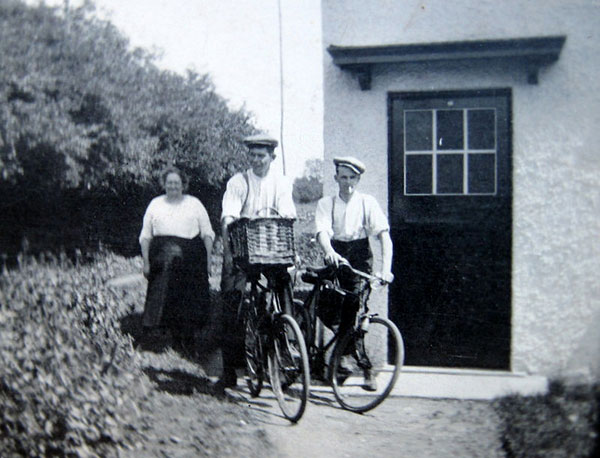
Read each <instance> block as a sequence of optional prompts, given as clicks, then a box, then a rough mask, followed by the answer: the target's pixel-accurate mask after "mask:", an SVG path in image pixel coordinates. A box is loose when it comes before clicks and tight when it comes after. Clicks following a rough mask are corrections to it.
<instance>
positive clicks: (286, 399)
mask: <svg viewBox="0 0 600 458" xmlns="http://www.w3.org/2000/svg"><path fill="white" fill-rule="evenodd" d="M272 331H273V342H272V345H271V346H270V348H269V351H268V356H267V360H268V366H269V378H270V379H271V388H272V389H273V393H275V397H276V398H277V402H278V403H279V407H280V408H281V411H282V412H283V415H284V416H285V417H286V418H287V419H288V420H290V421H291V422H293V423H296V422H297V421H298V420H300V418H301V417H302V414H303V413H304V409H305V408H306V401H307V400H308V390H309V385H310V374H309V366H308V354H307V353H306V344H305V343H304V338H303V337H302V333H301V332H300V328H299V327H298V323H296V321H295V320H294V319H293V318H292V317H291V316H289V315H286V314H282V315H279V316H277V318H276V319H275V321H274V322H273V330H272Z"/></svg>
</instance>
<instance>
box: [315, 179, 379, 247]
mask: <svg viewBox="0 0 600 458" xmlns="http://www.w3.org/2000/svg"><path fill="white" fill-rule="evenodd" d="M389 229H390V226H389V224H388V220H387V218H386V216H385V215H384V213H383V211H382V210H381V207H380V206H379V203H378V202H377V200H375V198H374V197H372V196H370V195H368V194H361V193H359V192H358V191H354V193H353V194H352V197H350V200H349V201H348V203H346V202H344V201H343V200H342V199H341V198H340V196H339V195H336V196H327V197H323V198H322V199H320V200H319V202H318V203H317V210H316V212H315V231H316V232H315V233H316V234H318V233H319V232H325V233H327V234H328V235H329V238H331V239H333V240H340V241H344V242H349V241H352V240H358V239H364V238H366V237H371V236H374V235H378V234H379V233H381V232H383V231H388V230H389Z"/></svg>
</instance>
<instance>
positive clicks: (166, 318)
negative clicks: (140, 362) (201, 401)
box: [139, 167, 215, 353]
mask: <svg viewBox="0 0 600 458" xmlns="http://www.w3.org/2000/svg"><path fill="white" fill-rule="evenodd" d="M161 184H162V186H163V188H164V189H165V194H163V195H161V196H158V197H155V198H154V199H152V201H151V202H150V205H148V208H147V209H146V213H145V214H144V222H143V227H142V232H141V233H140V238H139V241H140V246H141V249H142V257H143V259H144V276H145V277H146V278H147V279H148V290H147V294H146V304H145V306H144V317H143V326H144V334H145V335H147V334H148V330H149V329H150V328H153V327H156V326H166V327H168V328H169V329H170V330H171V335H172V338H173V343H174V345H175V347H176V348H177V349H178V350H180V351H184V352H186V353H188V352H190V351H193V348H194V340H193V339H194V329H196V328H197V327H198V326H201V325H202V324H203V322H204V321H205V316H206V314H207V313H208V306H209V304H208V300H209V294H208V290H209V285H208V272H209V269H210V265H211V256H212V246H213V241H214V238H215V233H214V232H213V229H212V227H211V224H210V220H209V218H208V214H207V212H206V209H205V208H204V206H203V205H202V203H201V202H200V200H198V199H197V198H196V197H193V196H190V195H188V194H184V191H185V190H186V187H187V179H186V177H185V176H184V175H183V174H182V173H181V171H179V170H178V169H176V168H174V167H171V168H169V169H167V170H165V171H164V172H163V174H162V176H161Z"/></svg>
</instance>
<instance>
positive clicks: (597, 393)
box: [494, 381, 600, 458]
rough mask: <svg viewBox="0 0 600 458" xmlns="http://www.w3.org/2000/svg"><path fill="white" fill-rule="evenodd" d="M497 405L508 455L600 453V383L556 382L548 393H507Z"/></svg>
mask: <svg viewBox="0 0 600 458" xmlns="http://www.w3.org/2000/svg"><path fill="white" fill-rule="evenodd" d="M494 408H495V409H496V411H497V412H498V414H499V416H500V418H501V419H502V429H501V432H500V434H501V440H502V444H503V447H504V450H505V451H506V454H507V456H508V457H515V458H521V457H523V458H524V457H527V458H530V457H556V458H562V457H564V458H567V457H568V458H573V457H582V458H583V457H594V456H600V443H599V442H600V440H599V434H600V431H599V427H600V421H599V420H600V385H593V386H590V385H577V386H573V385H565V384H564V383H562V382H559V381H555V382H552V383H551V384H550V389H549V392H548V393H547V394H546V395H539V396H519V395H512V396H507V397H504V398H501V399H499V400H497V401H495V402H494Z"/></svg>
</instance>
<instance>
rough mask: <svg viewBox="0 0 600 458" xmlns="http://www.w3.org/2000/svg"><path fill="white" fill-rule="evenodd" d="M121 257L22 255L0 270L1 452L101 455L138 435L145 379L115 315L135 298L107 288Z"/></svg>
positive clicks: (129, 442) (116, 271)
mask: <svg viewBox="0 0 600 458" xmlns="http://www.w3.org/2000/svg"><path fill="white" fill-rule="evenodd" d="M122 264H123V261H120V259H119V258H117V257H115V256H105V257H104V258H103V259H102V260H101V259H100V258H97V259H95V260H94V262H92V263H90V264H88V265H81V264H80V263H77V264H73V263H71V262H70V261H68V260H67V259H66V256H62V257H61V258H55V257H50V258H46V259H42V260H35V259H33V258H27V259H26V258H24V257H20V259H19V268H18V269H15V270H12V271H4V272H3V273H2V275H0V360H2V364H1V365H0V455H2V456H13V455H15V454H19V455H24V456H52V455H56V456H65V455H88V454H90V452H89V450H90V448H92V449H95V453H100V454H101V455H104V454H105V453H106V450H108V448H110V447H111V446H115V445H116V444H122V445H127V444H131V443H132V442H133V441H134V440H135V438H136V431H135V427H134V424H135V421H134V420H135V418H134V417H135V416H136V412H138V402H139V399H140V397H141V395H142V394H141V393H140V391H139V387H142V389H143V384H144V383H145V382H144V379H143V377H141V375H142V374H141V370H140V367H139V363H138V361H137V359H136V356H135V352H134V351H133V348H132V345H131V341H130V339H129V338H128V337H125V336H124V335H123V334H122V333H121V332H120V330H119V322H118V318H119V314H122V313H125V311H126V310H127V309H128V308H130V307H132V305H133V304H132V303H130V302H129V301H128V298H127V297H121V298H117V297H116V295H114V294H113V293H111V292H110V291H108V290H107V289H106V288H105V287H104V283H105V281H106V280H107V279H108V278H109V277H111V276H113V275H115V274H116V273H119V270H121V271H125V270H128V269H127V267H124V266H123V265H122ZM134 387H138V388H137V391H136V388H134ZM103 450H104V451H103Z"/></svg>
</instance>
